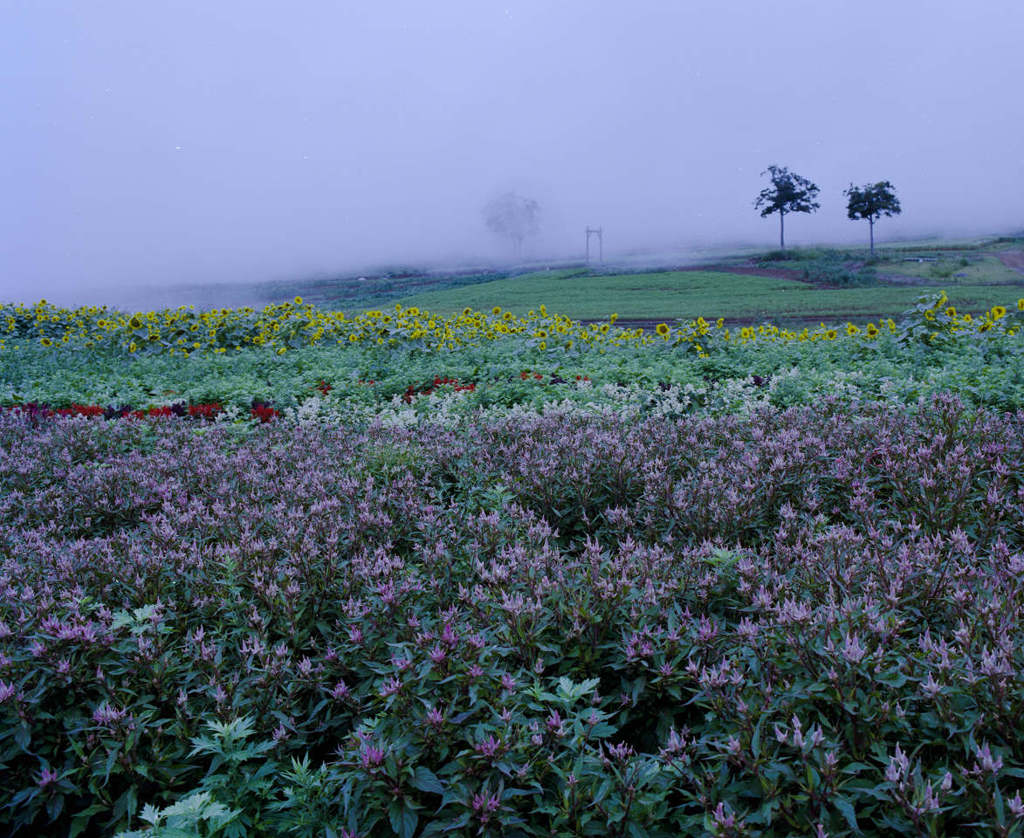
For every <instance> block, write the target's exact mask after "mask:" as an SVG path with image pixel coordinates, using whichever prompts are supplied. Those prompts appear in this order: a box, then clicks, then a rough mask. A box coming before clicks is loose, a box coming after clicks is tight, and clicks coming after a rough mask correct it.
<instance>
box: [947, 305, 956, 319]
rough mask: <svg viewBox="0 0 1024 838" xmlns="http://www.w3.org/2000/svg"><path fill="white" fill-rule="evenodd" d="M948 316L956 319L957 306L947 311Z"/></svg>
mask: <svg viewBox="0 0 1024 838" xmlns="http://www.w3.org/2000/svg"><path fill="white" fill-rule="evenodd" d="M946 314H948V315H949V316H950V317H956V306H949V308H947V309H946Z"/></svg>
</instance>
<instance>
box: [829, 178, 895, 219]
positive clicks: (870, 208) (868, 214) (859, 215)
mask: <svg viewBox="0 0 1024 838" xmlns="http://www.w3.org/2000/svg"><path fill="white" fill-rule="evenodd" d="M843 195H845V196H846V197H847V199H848V200H847V204H846V215H847V217H848V218H850V219H852V220H855V221H856V220H864V221H877V220H878V219H879V218H881V217H882V216H893V215H899V214H900V213H901V212H902V211H903V210H902V208H901V207H900V201H899V198H897V197H896V192H895V189H894V188H893V185H892V184H891V183H889V181H887V180H881V181H879V182H878V183H869V184H866V185H865V186H862V187H858V186H854V185H853V184H852V183H851V184H850V186H849V187H848V188H847V189H845V190H844V191H843Z"/></svg>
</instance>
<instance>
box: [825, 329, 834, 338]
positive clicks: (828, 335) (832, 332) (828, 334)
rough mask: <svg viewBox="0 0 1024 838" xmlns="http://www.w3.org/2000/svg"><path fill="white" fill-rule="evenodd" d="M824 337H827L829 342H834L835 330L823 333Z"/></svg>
mask: <svg viewBox="0 0 1024 838" xmlns="http://www.w3.org/2000/svg"><path fill="white" fill-rule="evenodd" d="M825 337H827V338H828V339H829V340H835V339H836V330H835V329H829V330H828V331H827V332H825Z"/></svg>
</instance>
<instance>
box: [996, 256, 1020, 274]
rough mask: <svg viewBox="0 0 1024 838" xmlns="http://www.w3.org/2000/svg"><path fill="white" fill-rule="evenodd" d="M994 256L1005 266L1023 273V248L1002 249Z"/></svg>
mask: <svg viewBox="0 0 1024 838" xmlns="http://www.w3.org/2000/svg"><path fill="white" fill-rule="evenodd" d="M996 256H997V257H999V261H1000V262H1002V263H1003V264H1004V265H1006V267H1008V268H1013V269H1014V270H1015V271H1020V272H1021V273H1022V274H1024V250H1004V251H1002V252H1001V253H997V254H996Z"/></svg>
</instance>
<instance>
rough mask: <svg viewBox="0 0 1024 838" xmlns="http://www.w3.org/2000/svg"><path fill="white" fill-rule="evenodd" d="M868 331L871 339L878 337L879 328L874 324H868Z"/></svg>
mask: <svg viewBox="0 0 1024 838" xmlns="http://www.w3.org/2000/svg"><path fill="white" fill-rule="evenodd" d="M866 331H867V333H868V337H869V338H876V337H878V327H877V326H876V325H875V324H874V323H868V326H867V329H866Z"/></svg>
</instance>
